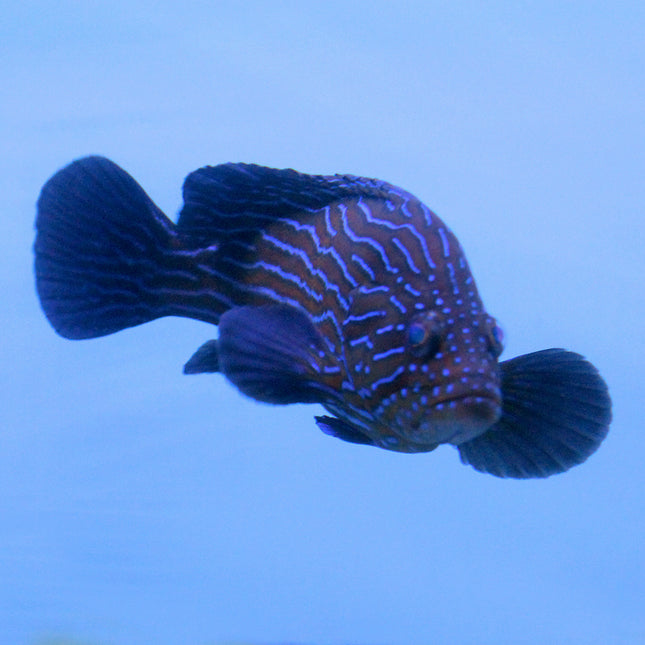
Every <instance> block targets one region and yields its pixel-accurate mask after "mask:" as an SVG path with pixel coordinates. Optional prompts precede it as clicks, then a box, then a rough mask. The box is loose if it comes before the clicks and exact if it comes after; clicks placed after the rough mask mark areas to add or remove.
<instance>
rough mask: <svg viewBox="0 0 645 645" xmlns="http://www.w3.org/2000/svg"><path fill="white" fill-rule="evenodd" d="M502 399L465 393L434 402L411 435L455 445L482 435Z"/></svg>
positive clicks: (496, 416)
mask: <svg viewBox="0 0 645 645" xmlns="http://www.w3.org/2000/svg"><path fill="white" fill-rule="evenodd" d="M501 413H502V406H501V402H500V401H499V400H498V399H496V398H494V397H492V396H478V395H475V396H472V395H471V396H467V397H464V398H462V399H452V400H450V401H446V402H443V403H439V404H437V405H436V406H435V407H434V408H432V409H431V410H430V413H429V415H428V416H427V417H426V418H425V419H423V420H422V422H421V424H420V426H419V428H418V429H416V430H414V431H413V432H412V433H411V434H413V436H415V437H419V438H420V437H421V436H423V437H427V439H426V440H427V441H430V442H436V443H450V444H453V445H455V446H457V445H459V444H460V443H463V442H465V441H470V440H471V439H474V438H475V437H478V436H479V435H481V434H483V433H484V432H486V430H488V429H489V428H490V427H491V426H492V425H494V424H495V423H496V422H497V421H498V420H499V418H500V416H501Z"/></svg>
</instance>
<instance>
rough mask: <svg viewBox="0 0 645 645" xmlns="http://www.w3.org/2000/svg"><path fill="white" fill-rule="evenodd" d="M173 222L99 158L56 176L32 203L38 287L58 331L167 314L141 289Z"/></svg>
mask: <svg viewBox="0 0 645 645" xmlns="http://www.w3.org/2000/svg"><path fill="white" fill-rule="evenodd" d="M172 227H173V224H172V222H171V221H170V220H169V219H167V218H166V216H165V215H164V214H163V213H162V212H161V211H160V210H159V209H158V208H157V206H155V204H154V203H153V202H152V200H151V199H150V198H149V197H148V195H147V194H146V193H145V192H144V190H143V189H142V188H141V187H140V186H139V184H137V183H136V182H135V180H134V179H132V177H130V175H128V174H127V173H126V172H125V171H124V170H122V169H121V168H120V167H119V166H117V165H116V164H114V163H113V162H111V161H109V160H108V159H105V158H103V157H86V158H84V159H79V160H77V161H75V162H73V163H71V164H70V165H68V166H67V167H65V168H63V169H62V170H60V171H59V172H58V173H56V174H55V175H54V176H53V177H52V178H51V179H50V180H49V181H48V182H47V183H46V184H45V186H44V187H43V189H42V191H41V193H40V198H39V200H38V213H37V218H36V229H37V235H36V242H35V245H34V252H35V255H36V259H35V272H36V288H37V291H38V295H39V297H40V302H41V305H42V307H43V310H44V312H45V314H46V316H47V318H48V319H49V321H50V322H51V324H52V326H53V327H54V329H56V331H57V332H58V333H59V334H61V335H62V336H65V337H67V338H75V339H79V338H93V337H97V336H104V335H106V334H111V333H113V332H116V331H119V330H120V329H124V328H126V327H132V326H134V325H139V324H141V323H144V322H148V321H150V320H153V319H155V318H158V317H159V316H163V315H166V313H167V312H166V311H165V310H164V309H163V307H162V306H161V304H160V303H158V302H157V300H156V299H155V298H154V297H152V294H151V293H150V292H149V291H148V290H147V288H146V284H145V283H146V280H147V279H149V278H150V276H154V275H155V274H156V273H157V271H158V262H159V258H160V256H161V255H162V254H163V253H164V251H165V250H166V249H167V247H168V245H169V241H170V238H171V236H172Z"/></svg>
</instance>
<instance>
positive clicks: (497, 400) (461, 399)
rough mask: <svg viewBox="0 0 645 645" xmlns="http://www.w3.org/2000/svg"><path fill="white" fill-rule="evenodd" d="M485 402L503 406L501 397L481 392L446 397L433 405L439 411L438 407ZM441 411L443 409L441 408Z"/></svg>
mask: <svg viewBox="0 0 645 645" xmlns="http://www.w3.org/2000/svg"><path fill="white" fill-rule="evenodd" d="M484 401H490V402H491V403H494V404H496V405H501V396H499V395H497V396H495V395H493V394H491V393H490V392H488V391H486V392H481V393H478V394H472V393H470V394H463V395H461V396H450V397H446V398H445V399H440V400H439V401H437V402H435V403H433V405H432V409H433V410H434V409H437V408H438V406H445V405H446V404H448V405H449V404H450V403H466V404H467V403H471V402H475V403H483V402H484ZM439 409H441V408H439Z"/></svg>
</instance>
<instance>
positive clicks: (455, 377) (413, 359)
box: [347, 225, 503, 452]
mask: <svg viewBox="0 0 645 645" xmlns="http://www.w3.org/2000/svg"><path fill="white" fill-rule="evenodd" d="M442 226H443V225H442ZM435 231H436V229H435ZM433 233H434V231H430V232H426V239H427V240H428V246H429V248H430V252H431V253H433V252H434V256H435V257H442V256H443V257H442V260H443V261H442V262H439V261H437V262H436V263H435V266H433V267H432V268H429V269H428V272H427V273H424V274H423V275H416V276H414V275H411V274H410V273H408V274H407V275H404V276H401V274H402V273H403V272H402V271H401V272H400V273H399V276H398V277H397V279H396V280H397V281H396V282H395V283H394V284H392V285H391V287H390V289H389V290H386V289H383V290H382V291H379V292H376V291H374V293H371V292H370V293H369V294H368V295H366V296H365V298H364V301H363V302H360V299H359V298H358V297H356V301H355V302H353V303H352V307H353V311H355V312H356V315H355V318H356V319H357V320H360V324H361V328H360V330H359V329H358V328H357V329H354V328H349V326H348V330H347V331H349V332H352V333H353V334H354V336H355V337H356V336H357V337H358V338H355V339H352V340H350V342H349V346H350V347H349V349H350V351H351V355H350V357H349V363H350V365H353V366H355V372H356V374H355V377H354V384H355V391H356V393H357V394H358V395H359V396H360V397H361V399H362V401H361V403H362V406H363V409H364V410H366V411H368V412H369V414H370V417H371V420H372V421H371V422H370V423H367V424H366V423H365V421H364V420H361V419H358V418H357V417H356V415H354V417H353V419H351V420H352V421H353V422H354V423H357V424H358V423H359V422H360V423H361V426H362V427H363V428H366V425H368V426H370V427H368V428H366V432H367V434H368V435H369V437H370V439H371V440H372V441H373V442H374V443H375V444H376V445H379V446H381V447H383V448H389V449H391V450H399V451H404V452H420V451H427V450H432V449H433V448H434V447H436V446H437V445H439V444H441V443H451V444H455V445H458V444H461V443H463V442H465V441H469V440H471V439H473V438H474V437H477V436H479V435H481V434H482V433H483V432H485V431H486V430H487V429H488V428H490V427H491V426H492V425H493V424H494V423H496V422H497V421H498V420H499V418H500V416H501V413H502V394H501V373H500V367H499V364H498V357H499V356H500V354H501V352H502V349H503V333H502V330H501V328H500V326H499V325H498V324H497V321H496V320H495V319H494V318H493V317H492V316H490V315H489V314H488V313H487V312H486V311H485V309H484V307H483V304H482V302H481V299H480V297H479V293H478V291H477V287H476V285H475V282H474V280H473V278H472V275H471V273H470V269H469V267H468V264H467V262H466V259H465V256H464V254H463V251H462V250H461V247H460V245H459V243H458V242H457V240H456V238H455V237H454V236H453V235H452V233H451V232H450V231H449V230H448V229H447V228H442V229H441V233H440V234H436V235H433ZM433 242H434V244H433ZM401 277H403V280H402V279H401ZM365 291H367V290H365ZM392 294H394V298H393V296H392ZM392 302H394V304H395V306H394V307H393V306H392ZM353 311H352V312H353ZM370 312H380V313H382V316H381V317H380V318H379V317H377V316H374V317H372V318H368V317H367V316H368V315H369V313H370ZM353 407H354V409H356V408H358V407H359V406H358V405H354V406H353Z"/></svg>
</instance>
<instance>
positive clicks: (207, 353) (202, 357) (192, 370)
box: [184, 340, 220, 374]
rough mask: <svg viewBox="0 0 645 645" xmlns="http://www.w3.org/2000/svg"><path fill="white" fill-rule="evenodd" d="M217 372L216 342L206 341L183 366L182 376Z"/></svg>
mask: <svg viewBox="0 0 645 645" xmlns="http://www.w3.org/2000/svg"><path fill="white" fill-rule="evenodd" d="M219 371H220V368H219V348H218V342H217V341H216V340H208V341H206V342H205V343H204V344H203V345H202V346H201V347H200V348H199V349H198V350H197V351H196V352H195V353H194V354H193V355H192V356H191V357H190V358H189V359H188V362H187V363H186V364H185V365H184V374H203V373H206V372H209V373H213V372H219Z"/></svg>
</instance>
